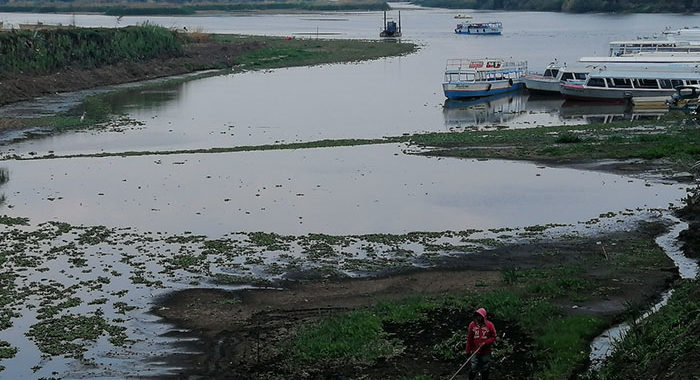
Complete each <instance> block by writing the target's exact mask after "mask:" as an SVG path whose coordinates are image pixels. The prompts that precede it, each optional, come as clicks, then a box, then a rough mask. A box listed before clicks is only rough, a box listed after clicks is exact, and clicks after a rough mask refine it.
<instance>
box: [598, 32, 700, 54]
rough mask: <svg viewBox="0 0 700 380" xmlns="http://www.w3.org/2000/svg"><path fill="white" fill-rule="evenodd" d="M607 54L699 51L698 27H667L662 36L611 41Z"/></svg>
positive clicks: (699, 36)
mask: <svg viewBox="0 0 700 380" xmlns="http://www.w3.org/2000/svg"><path fill="white" fill-rule="evenodd" d="M609 46H610V50H609V54H608V55H609V56H611V57H619V56H626V55H635V54H639V53H693V54H698V53H700V28H683V29H677V30H670V29H667V30H665V31H664V32H663V36H662V37H659V36H657V35H654V36H651V37H638V38H637V39H636V40H628V41H624V40H623V41H611V42H610V43H609Z"/></svg>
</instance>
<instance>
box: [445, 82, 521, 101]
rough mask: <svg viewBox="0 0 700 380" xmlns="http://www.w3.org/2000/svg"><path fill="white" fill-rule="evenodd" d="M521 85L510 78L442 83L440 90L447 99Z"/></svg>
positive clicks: (474, 96) (495, 91) (467, 97)
mask: <svg viewBox="0 0 700 380" xmlns="http://www.w3.org/2000/svg"><path fill="white" fill-rule="evenodd" d="M522 87H523V84H522V83H520V82H513V81H512V80H510V81H507V80H502V81H492V82H475V83H443V84H442V90H443V92H444V93H445V97H446V98H447V99H469V98H479V97H483V96H491V95H497V94H502V93H504V92H508V91H514V90H518V89H520V88H522Z"/></svg>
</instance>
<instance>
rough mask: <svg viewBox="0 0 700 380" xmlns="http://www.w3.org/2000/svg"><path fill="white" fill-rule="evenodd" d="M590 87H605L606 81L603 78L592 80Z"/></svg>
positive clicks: (590, 80)
mask: <svg viewBox="0 0 700 380" xmlns="http://www.w3.org/2000/svg"><path fill="white" fill-rule="evenodd" d="M588 86H590V87H605V80H603V78H591V79H589V80H588Z"/></svg>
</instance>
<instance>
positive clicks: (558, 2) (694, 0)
mask: <svg viewBox="0 0 700 380" xmlns="http://www.w3.org/2000/svg"><path fill="white" fill-rule="evenodd" d="M414 3H415V4H418V5H422V6H425V7H438V8H455V9H464V8H467V9H503V10H509V11H514V10H522V11H526V10H527V11H554V12H560V11H561V12H650V13H651V12H694V11H698V10H700V2H698V0H682V1H667V2H662V1H656V0H525V1H523V0H415V1H414Z"/></svg>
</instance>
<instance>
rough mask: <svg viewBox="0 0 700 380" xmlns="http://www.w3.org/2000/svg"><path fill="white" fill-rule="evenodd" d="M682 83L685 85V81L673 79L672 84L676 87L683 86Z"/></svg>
mask: <svg viewBox="0 0 700 380" xmlns="http://www.w3.org/2000/svg"><path fill="white" fill-rule="evenodd" d="M682 85H683V81H682V80H680V79H671V86H673V88H676V87H678V86H682Z"/></svg>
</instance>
